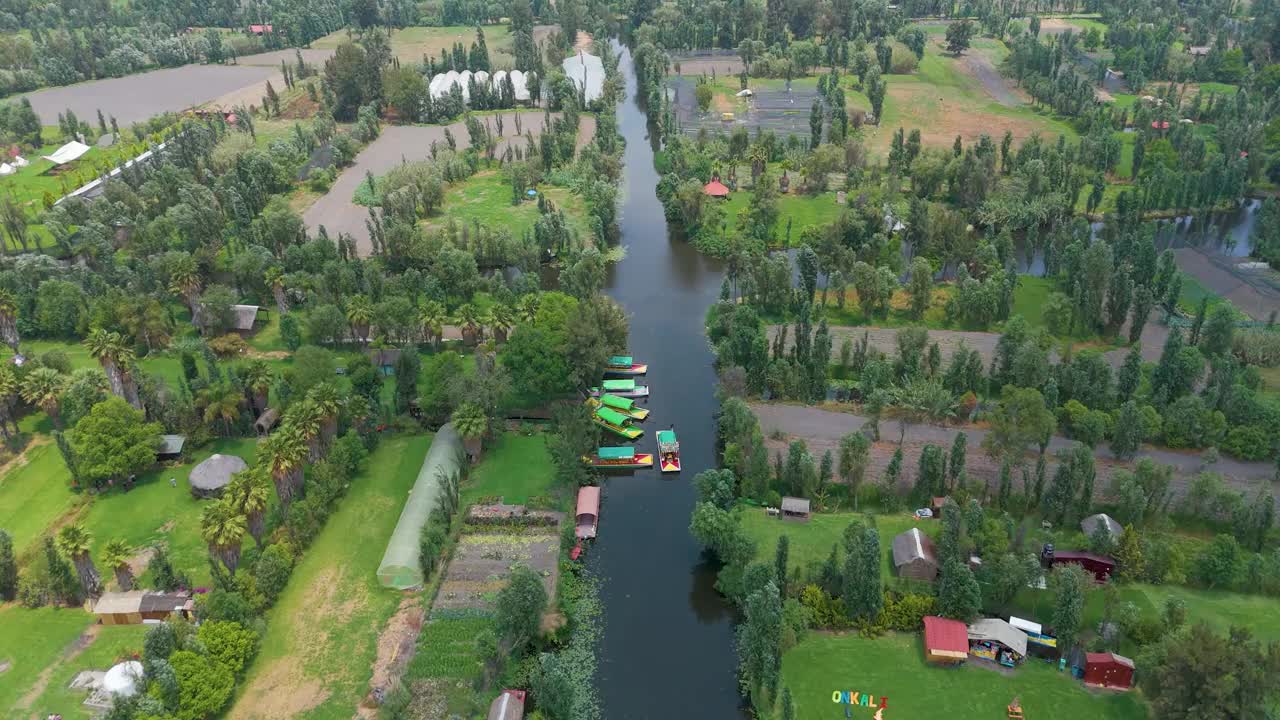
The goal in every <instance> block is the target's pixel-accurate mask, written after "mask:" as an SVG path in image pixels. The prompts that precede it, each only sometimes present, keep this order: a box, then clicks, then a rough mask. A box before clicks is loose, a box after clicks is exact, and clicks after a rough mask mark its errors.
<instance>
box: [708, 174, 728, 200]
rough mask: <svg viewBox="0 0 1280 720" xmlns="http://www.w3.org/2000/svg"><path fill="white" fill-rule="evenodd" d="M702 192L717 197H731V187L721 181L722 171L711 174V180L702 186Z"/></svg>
mask: <svg viewBox="0 0 1280 720" xmlns="http://www.w3.org/2000/svg"><path fill="white" fill-rule="evenodd" d="M702 192H704V193H706V194H707V195H710V196H711V197H716V198H727V197H729V188H727V187H725V185H724V183H722V182H720V173H716V174H714V175H712V176H711V182H709V183H707V184H706V185H703V186H702Z"/></svg>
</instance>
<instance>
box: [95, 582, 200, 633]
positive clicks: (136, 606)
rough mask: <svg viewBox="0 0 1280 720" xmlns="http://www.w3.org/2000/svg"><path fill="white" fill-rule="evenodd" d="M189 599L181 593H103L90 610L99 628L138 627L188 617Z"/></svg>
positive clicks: (137, 591) (143, 591)
mask: <svg viewBox="0 0 1280 720" xmlns="http://www.w3.org/2000/svg"><path fill="white" fill-rule="evenodd" d="M191 609H192V601H191V596H190V595H189V594H187V593H185V592H177V593H163V592H153V591H150V590H131V591H129V592H109V593H103V594H102V597H100V598H98V602H97V603H95V604H94V606H93V614H94V615H95V616H97V618H98V622H100V623H102V624H103V625H141V624H142V623H145V622H148V621H151V622H160V621H163V620H166V619H168V617H169V616H170V615H172V614H174V613H177V614H179V615H181V616H183V617H190V615H191Z"/></svg>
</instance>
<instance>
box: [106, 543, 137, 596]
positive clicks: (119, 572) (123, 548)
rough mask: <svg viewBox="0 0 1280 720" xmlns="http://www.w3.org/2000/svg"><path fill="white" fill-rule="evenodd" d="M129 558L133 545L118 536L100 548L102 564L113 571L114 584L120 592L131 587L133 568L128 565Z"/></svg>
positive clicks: (131, 555)
mask: <svg viewBox="0 0 1280 720" xmlns="http://www.w3.org/2000/svg"><path fill="white" fill-rule="evenodd" d="M131 559H133V547H131V546H130V545H129V543H127V542H125V541H124V540H122V539H120V538H116V539H115V540H112V541H111V542H109V543H107V546H106V547H104V548H103V549H102V564H103V565H105V566H107V567H108V568H109V569H110V570H111V572H113V573H115V576H116V585H119V586H120V590H121V592H128V591H130V590H132V589H133V568H131V567H130V566H129V561H130V560H131Z"/></svg>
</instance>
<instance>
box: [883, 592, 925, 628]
mask: <svg viewBox="0 0 1280 720" xmlns="http://www.w3.org/2000/svg"><path fill="white" fill-rule="evenodd" d="M884 600H885V602H884V610H883V611H882V612H881V614H880V621H881V622H882V623H883V624H884V626H885V627H887V628H888V629H890V630H897V631H899V632H915V631H917V630H919V629H920V627H921V623H922V622H924V621H923V620H922V618H924V616H925V615H933V614H936V613H937V604H938V602H937V599H936V598H934V597H933V596H932V595H920V594H917V593H906V594H904V595H901V596H898V595H897V593H892V592H888V593H885V598H884Z"/></svg>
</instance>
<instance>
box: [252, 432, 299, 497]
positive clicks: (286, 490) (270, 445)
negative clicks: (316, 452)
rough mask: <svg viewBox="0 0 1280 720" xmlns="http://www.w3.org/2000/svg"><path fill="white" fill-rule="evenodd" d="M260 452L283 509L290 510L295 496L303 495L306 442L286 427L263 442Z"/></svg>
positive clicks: (259, 447) (259, 448) (260, 445)
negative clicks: (264, 459)
mask: <svg viewBox="0 0 1280 720" xmlns="http://www.w3.org/2000/svg"><path fill="white" fill-rule="evenodd" d="M258 451H259V452H260V453H261V454H262V457H265V458H266V459H267V468H268V469H269V470H270V472H271V480H272V482H274V483H275V486H276V496H277V497H279V498H280V505H281V509H282V510H288V509H289V503H291V502H293V498H294V496H295V495H300V494H302V466H303V462H304V461H305V460H306V458H307V443H306V440H304V439H303V437H302V435H301V434H299V433H298V431H296V430H294V429H293V428H292V427H290V426H287V425H286V426H285V427H282V428H280V429H279V430H277V431H276V432H275V433H274V434H272V435H270V436H268V437H267V438H266V439H265V440H263V441H262V442H261V443H260V444H259V446H258Z"/></svg>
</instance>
